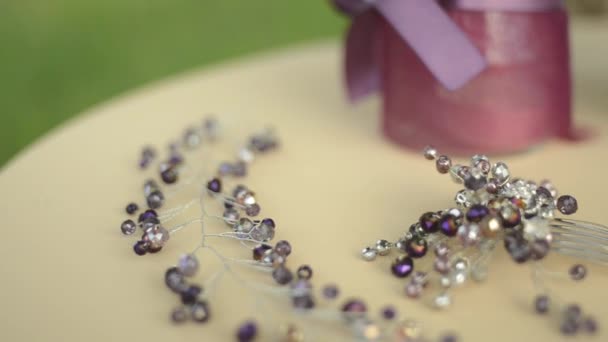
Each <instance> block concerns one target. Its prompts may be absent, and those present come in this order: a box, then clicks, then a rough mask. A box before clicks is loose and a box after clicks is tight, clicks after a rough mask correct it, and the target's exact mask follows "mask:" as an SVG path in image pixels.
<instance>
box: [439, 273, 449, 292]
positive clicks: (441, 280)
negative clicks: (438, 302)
mask: <svg viewBox="0 0 608 342" xmlns="http://www.w3.org/2000/svg"><path fill="white" fill-rule="evenodd" d="M439 285H441V287H443V288H444V289H449V288H450V287H452V278H451V277H449V276H447V275H444V276H442V277H441V278H439Z"/></svg>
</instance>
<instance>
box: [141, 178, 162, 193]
mask: <svg viewBox="0 0 608 342" xmlns="http://www.w3.org/2000/svg"><path fill="white" fill-rule="evenodd" d="M159 189H160V188H159V187H158V184H157V183H156V181H155V180H153V179H148V180H147V181H146V182H145V183H144V196H145V197H148V196H150V194H151V193H152V192H154V191H157V190H159Z"/></svg>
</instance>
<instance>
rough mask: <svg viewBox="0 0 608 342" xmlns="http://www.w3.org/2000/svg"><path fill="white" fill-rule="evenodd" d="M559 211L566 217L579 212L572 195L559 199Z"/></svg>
mask: <svg viewBox="0 0 608 342" xmlns="http://www.w3.org/2000/svg"><path fill="white" fill-rule="evenodd" d="M557 210H559V212H560V213H562V214H564V215H572V214H574V213H576V211H577V210H578V203H577V201H576V198H574V197H572V196H570V195H563V196H560V197H559V198H558V199H557Z"/></svg>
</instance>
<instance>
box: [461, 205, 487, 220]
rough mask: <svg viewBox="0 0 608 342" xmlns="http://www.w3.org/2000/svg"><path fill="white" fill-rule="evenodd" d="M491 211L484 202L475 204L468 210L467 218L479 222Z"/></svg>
mask: <svg viewBox="0 0 608 342" xmlns="http://www.w3.org/2000/svg"><path fill="white" fill-rule="evenodd" d="M489 213H490V210H489V209H488V207H486V206H485V205H482V204H475V205H473V206H471V207H470V208H469V210H467V220H468V221H469V222H479V221H481V220H482V219H483V218H484V217H486V215H488V214H489Z"/></svg>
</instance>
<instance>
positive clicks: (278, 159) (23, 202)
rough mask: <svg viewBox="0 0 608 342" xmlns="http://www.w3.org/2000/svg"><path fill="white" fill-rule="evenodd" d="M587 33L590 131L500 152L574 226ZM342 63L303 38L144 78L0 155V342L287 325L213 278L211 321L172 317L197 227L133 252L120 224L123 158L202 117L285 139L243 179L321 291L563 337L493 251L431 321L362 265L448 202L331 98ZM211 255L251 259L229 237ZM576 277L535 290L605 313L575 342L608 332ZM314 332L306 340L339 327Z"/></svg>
mask: <svg viewBox="0 0 608 342" xmlns="http://www.w3.org/2000/svg"><path fill="white" fill-rule="evenodd" d="M598 25H599V24H598V23H595V24H588V23H577V24H576V25H575V30H574V44H573V50H574V54H575V72H576V119H577V121H578V122H579V123H582V124H583V125H590V124H591V125H592V126H593V127H594V128H595V129H596V132H597V133H598V136H597V137H596V139H594V140H593V141H590V142H585V143H581V144H572V145H570V144H565V143H563V142H558V141H553V142H549V143H547V144H545V145H544V146H542V147H540V148H537V149H535V150H533V151H531V152H529V153H526V154H520V155H516V156H510V157H506V158H505V159H506V160H507V161H508V162H509V163H511V167H512V170H513V171H514V172H515V173H516V174H518V175H521V176H525V177H528V178H533V179H539V178H543V177H550V178H551V179H552V180H553V181H554V182H555V183H556V184H557V185H558V187H559V188H560V189H561V190H563V191H564V192H567V193H572V194H574V195H576V196H577V198H578V199H579V203H580V210H579V212H578V213H577V217H578V218H581V219H586V220H590V221H596V222H603V223H607V222H608V220H606V200H605V197H604V196H606V193H607V191H606V190H608V178H607V177H606V167H608V164H607V162H606V157H607V152H606V151H607V148H608V115H607V114H608V113H606V112H607V109H608V100H607V97H606V95H607V94H608V85H607V83H606V77H607V75H608V73H607V68H608V67H607V66H606V60H605V56H606V54H607V53H608V50H607V48H606V45H605V42H607V41H608V39H606V38H608V34H607V32H608V31H607V30H604V31H598V30H594V29H593V27H595V26H598ZM604 27H606V26H605V25H604ZM339 55H340V53H339V46H338V44H337V43H336V42H326V43H318V44H311V45H305V46H301V47H295V48H292V49H288V50H284V51H279V52H276V53H272V54H267V55H260V56H255V57H251V58H247V59H243V60H239V61H235V62H232V63H227V64H224V65H220V66H217V67H214V68H210V69H206V70H201V71H194V72H191V73H188V74H186V75H182V76H179V77H176V78H174V79H169V80H165V81H162V82H160V83H157V84H152V85H150V86H148V87H145V88H143V89H139V90H137V91H134V92H132V93H130V94H127V95H125V96H122V97H120V98H118V99H115V100H112V101H110V102H107V103H104V104H102V105H99V106H96V107H94V108H93V109H91V110H90V111H88V112H87V113H84V114H83V115H81V116H79V117H78V118H77V119H76V120H73V121H71V122H69V123H67V124H65V125H64V126H63V127H61V128H59V129H57V130H55V131H54V132H52V133H51V134H49V135H47V136H45V137H44V138H42V139H40V140H39V141H38V142H36V143H35V144H33V145H32V146H30V147H29V148H28V149H27V150H26V151H24V152H23V153H21V154H20V155H19V156H18V157H17V158H16V159H15V160H13V161H12V162H11V163H9V164H8V165H7V166H6V167H5V168H4V169H3V170H2V173H1V174H0V189H1V191H2V196H1V197H0V208H2V209H1V212H2V217H3V218H4V221H3V222H4V228H3V234H2V237H3V238H2V240H3V241H2V246H1V247H0V272H1V274H2V279H1V281H0V289H1V290H2V291H0V341H7V342H8V341H127V340H129V341H227V340H231V339H232V334H233V329H234V327H235V325H236V324H238V323H239V322H241V321H242V320H243V319H245V318H248V317H254V318H256V319H257V320H260V321H264V325H263V328H262V329H263V330H264V333H265V335H264V336H263V337H264V338H263V339H262V340H271V337H269V336H271V335H272V332H273V329H275V328H276V326H277V325H278V324H279V323H281V322H289V321H296V322H299V321H298V320H297V319H296V318H294V316H291V315H289V314H286V312H287V311H285V310H284V306H285V304H284V303H281V304H278V305H276V307H274V306H272V305H268V304H267V303H268V302H263V304H262V306H263V308H264V310H261V309H259V307H258V308H257V309H256V308H254V307H253V306H252V303H253V299H252V297H253V295H252V294H251V293H250V292H247V291H245V290H243V289H242V288H241V287H239V286H238V284H237V283H235V282H234V281H231V280H230V279H229V277H227V279H226V280H225V281H223V283H222V286H220V289H219V290H218V291H217V293H216V295H215V296H214V297H213V299H212V305H213V319H212V322H210V323H209V324H208V325H205V326H199V325H195V324H187V325H185V326H182V327H174V326H172V325H171V324H169V322H168V319H167V316H168V312H169V311H170V309H171V308H172V307H173V306H174V305H175V304H176V299H175V297H174V296H172V295H170V294H169V293H168V291H167V290H166V289H165V287H164V285H163V281H162V276H163V272H164V270H165V269H166V267H167V266H169V265H171V264H173V263H174V262H175V260H176V258H177V257H178V255H179V254H181V253H182V252H185V251H188V250H190V249H191V247H192V246H193V244H195V243H196V242H195V241H196V239H197V237H198V235H197V234H198V233H199V230H198V229H197V228H196V227H192V229H187V230H184V231H183V235H179V237H175V238H172V240H171V241H170V244H169V245H168V246H167V247H166V248H165V250H163V252H162V253H159V254H156V255H152V256H146V257H136V256H135V255H134V254H133V253H132V251H131V244H132V243H133V241H134V240H133V239H129V238H125V237H123V236H122V235H121V234H120V233H119V229H118V226H119V224H120V222H121V221H122V220H124V216H125V215H124V214H123V207H124V205H125V204H126V203H127V202H128V201H130V200H131V199H139V197H140V192H141V184H142V181H143V178H144V176H142V175H141V173H140V172H139V171H138V170H137V169H136V167H134V165H135V163H136V158H137V154H138V152H139V150H140V148H141V146H142V145H143V144H145V143H158V144H164V143H166V142H167V141H169V139H171V138H173V137H175V136H177V135H178V134H179V133H180V132H181V130H182V129H183V128H184V127H185V126H187V125H189V124H193V123H199V122H200V120H201V118H202V117H203V116H204V114H205V113H215V114H216V115H217V117H218V118H219V119H220V120H221V121H227V122H230V124H231V125H232V127H233V128H234V129H235V132H241V133H242V132H245V131H248V128H249V127H250V126H255V125H259V127H262V126H263V125H265V124H268V123H270V124H273V125H274V126H275V127H276V128H277V130H278V132H279V134H280V135H281V136H282V137H283V146H282V149H281V150H280V151H278V152H277V153H274V154H272V155H270V156H268V157H264V158H263V160H260V161H259V162H257V161H256V163H255V165H254V167H253V170H252V172H251V176H250V177H249V178H248V180H247V183H248V184H250V185H251V186H252V187H253V188H254V189H257V192H258V194H259V200H260V201H261V203H262V206H263V209H264V212H265V213H266V214H267V215H269V216H271V217H273V218H274V219H275V220H276V221H277V223H278V228H277V239H288V240H290V241H292V242H293V244H294V249H295V250H294V254H293V255H292V256H291V259H290V264H291V265H292V267H295V266H296V265H298V264H299V263H309V264H311V265H312V266H313V268H314V270H315V275H314V278H313V279H314V280H315V284H317V286H318V285H320V284H324V283H326V282H329V281H332V282H337V283H338V284H339V285H340V286H341V289H342V293H344V294H345V295H346V296H351V295H357V294H358V295H361V296H363V297H364V298H365V299H366V300H367V301H368V303H369V304H370V307H371V310H372V311H373V312H376V311H377V310H379V309H380V307H381V306H382V305H383V304H385V303H389V302H392V303H394V305H395V306H396V307H397V308H398V309H399V311H400V312H401V313H402V317H403V316H407V317H414V318H416V319H419V320H420V321H421V322H423V324H424V327H425V328H426V329H427V331H428V332H429V334H430V336H436V335H437V334H438V333H440V332H442V331H445V330H455V331H458V332H459V334H460V336H461V337H462V338H463V340H465V341H535V340H537V341H557V340H560V339H561V337H560V335H559V334H558V333H557V332H556V329H555V327H554V324H555V322H553V321H551V320H549V319H545V318H542V317H538V316H536V315H534V314H533V313H532V312H531V309H530V300H531V298H532V296H533V294H534V292H533V288H532V285H531V281H530V272H529V269H528V268H527V267H520V266H517V265H514V264H513V263H512V262H511V261H510V260H509V259H508V257H507V256H506V255H505V253H504V252H503V251H502V250H501V251H500V252H499V253H498V255H497V256H496V257H495V259H494V260H493V262H492V267H491V274H490V277H489V280H488V281H487V282H486V283H484V284H469V285H467V286H465V287H463V288H459V289H457V290H456V291H455V292H454V305H453V307H452V308H450V309H449V310H447V311H446V312H440V313H438V312H436V311H433V310H431V309H429V308H427V306H425V305H423V304H422V303H420V302H415V301H411V300H409V299H407V298H405V297H404V296H403V294H402V286H403V285H402V284H403V282H401V281H398V280H396V279H395V278H393V277H392V276H391V275H390V274H389V272H388V270H387V265H388V263H389V262H390V260H389V259H390V258H387V259H384V260H382V261H377V262H374V263H365V262H363V261H361V260H360V259H359V257H358V251H359V250H360V249H361V247H363V246H364V245H366V244H368V243H370V242H372V241H375V240H376V239H377V238H382V237H386V238H390V239H394V238H396V237H397V236H399V233H400V232H401V231H403V230H404V229H406V228H407V227H408V226H409V223H411V222H412V221H413V220H415V219H416V217H418V215H419V213H421V212H424V211H427V210H428V209H439V208H442V207H446V206H448V205H449V204H450V201H451V199H452V196H453V193H454V192H455V191H456V190H457V188H456V186H455V185H453V184H452V183H451V182H450V181H449V180H448V179H447V178H446V177H440V176H439V175H437V174H436V173H434V172H433V167H432V164H429V163H428V162H426V161H424V160H422V158H420V157H419V156H418V155H417V154H414V153H411V152H408V151H405V150H402V149H399V148H397V147H396V146H393V145H391V144H389V143H388V142H386V141H385V140H383V139H382V137H381V135H380V134H379V131H378V116H377V114H376V113H377V108H378V101H377V99H372V100H370V101H367V102H366V103H364V104H363V105H361V106H357V107H351V106H349V105H348V104H347V103H346V102H345V101H344V97H343V94H342V89H341V87H340V85H341V84H340V66H339V63H340V57H339ZM142 58H145V56H142ZM91 82H94V80H91ZM239 122H241V123H239ZM236 138H238V136H237V137H234V136H233V137H230V139H236ZM218 231H219V230H218ZM176 236H177V235H176ZM218 248H221V249H222V250H223V251H224V252H225V253H226V254H227V255H232V256H238V257H247V256H248V253H246V252H245V251H243V249H238V248H237V247H236V246H235V244H234V243H218ZM208 255H209V254H204V253H203V254H201V258H202V259H203V260H204V261H203V270H202V274H201V275H200V278H199V279H200V280H201V281H203V280H204V277H205V275H207V276H208V275H209V274H211V272H212V271H213V270H214V269H216V268H217V265H214V264H212V263H211V262H209V265H207V259H205V258H206V256H208ZM570 264H572V260H570V259H565V258H562V257H558V256H552V257H551V258H550V260H548V262H547V268H548V269H550V270H555V271H558V272H562V273H563V272H565V271H566V270H567V268H568V266H569V265H570ZM243 272H244V271H243ZM589 272H590V275H589V278H588V279H587V280H586V281H583V282H580V283H574V282H572V281H568V280H564V279H562V280H554V281H550V282H549V284H550V286H551V289H552V290H553V291H554V292H555V293H556V294H558V295H559V296H560V298H563V300H564V301H566V302H569V301H577V302H579V303H581V305H583V307H584V309H585V310H587V311H588V312H589V313H590V314H593V315H594V316H596V317H597V318H598V320H599V321H600V322H601V324H602V328H601V332H600V335H599V336H595V337H594V338H590V337H587V336H579V337H578V339H580V340H596V341H600V340H604V341H606V340H608V333H606V331H607V330H608V327H606V324H608V299H607V298H606V288H608V270H607V269H604V268H601V267H597V266H589ZM242 274H243V276H245V277H247V276H248V275H249V273H242ZM275 302H276V301H275ZM276 313H279V316H277V315H275V314H276ZM303 324H305V323H303ZM317 328H318V329H324V325H319V326H317ZM322 331H323V332H322V333H319V334H316V335H309V340H318V341H335V340H339V339H340V336H343V335H341V334H340V330H337V329H334V330H332V329H329V330H322Z"/></svg>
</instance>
